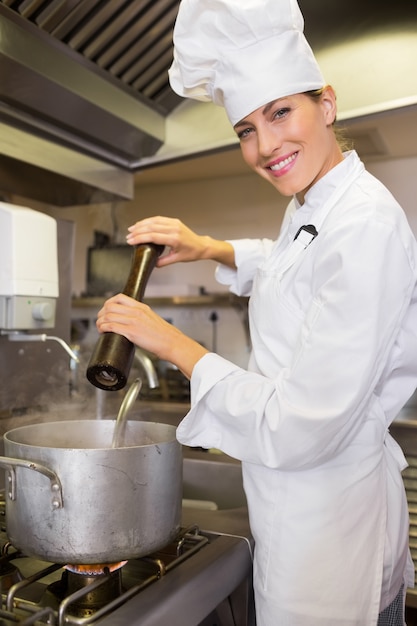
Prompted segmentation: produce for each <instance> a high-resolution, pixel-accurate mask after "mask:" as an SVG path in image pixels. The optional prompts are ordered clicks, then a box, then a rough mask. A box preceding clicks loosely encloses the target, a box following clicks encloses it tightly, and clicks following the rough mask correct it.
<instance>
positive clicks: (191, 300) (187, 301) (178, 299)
mask: <svg viewBox="0 0 417 626" xmlns="http://www.w3.org/2000/svg"><path fill="white" fill-rule="evenodd" d="M105 300H106V298H105V297H104V296H103V297H96V296H94V297H88V296H85V297H80V298H73V299H72V306H73V308H96V309H99V308H101V307H102V306H103V302H104V301H105ZM144 302H145V303H146V304H148V305H149V306H150V307H152V308H156V307H169V306H181V307H204V306H206V307H207V306H209V307H214V306H215V307H219V306H225V307H226V306H232V307H236V308H239V309H242V308H245V307H246V306H247V303H248V298H246V297H240V296H235V295H233V294H231V293H212V294H203V295H198V296H168V297H166V296H164V297H153V298H146V297H145V298H144Z"/></svg>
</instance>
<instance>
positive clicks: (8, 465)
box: [0, 456, 64, 509]
mask: <svg viewBox="0 0 417 626" xmlns="http://www.w3.org/2000/svg"><path fill="white" fill-rule="evenodd" d="M0 467H4V468H5V469H6V470H7V472H8V474H7V482H8V484H9V487H8V496H9V498H10V500H16V472H15V467H25V468H26V469H30V470H33V471H34V472H39V473H40V474H43V475H44V476H46V477H47V478H49V481H50V483H51V492H52V502H51V503H52V509H61V508H62V507H63V506H64V502H63V499H62V486H61V481H60V480H59V478H58V476H57V475H56V474H55V472H54V471H53V470H51V469H49V468H48V467H45V466H44V465H40V464H39V463H35V462H34V461H28V460H26V459H13V458H11V457H8V456H0Z"/></svg>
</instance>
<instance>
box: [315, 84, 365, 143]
mask: <svg viewBox="0 0 417 626" xmlns="http://www.w3.org/2000/svg"><path fill="white" fill-rule="evenodd" d="M324 90H325V87H320V89H314V90H313V91H305V92H304V95H305V96H308V97H309V98H311V99H312V100H314V101H315V102H317V101H318V100H320V98H321V96H322V95H323V91H324ZM333 132H334V134H335V137H336V141H337V143H338V144H339V148H340V149H341V151H342V152H347V151H348V150H352V149H353V141H352V139H350V137H348V136H347V130H346V128H343V127H342V126H339V125H338V123H337V119H336V118H335V119H334V120H333Z"/></svg>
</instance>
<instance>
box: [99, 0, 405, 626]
mask: <svg viewBox="0 0 417 626" xmlns="http://www.w3.org/2000/svg"><path fill="white" fill-rule="evenodd" d="M174 44H175V54H174V63H173V66H172V68H171V70H170V80H171V84H172V86H173V88H174V89H175V90H176V91H177V92H178V93H179V94H181V95H183V96H188V97H192V98H196V99H201V100H212V101H213V102H215V103H216V104H219V105H221V106H224V107H225V109H226V113H227V115H228V117H229V119H230V122H231V124H232V125H233V127H234V129H235V131H236V133H237V135H238V137H239V139H240V145H241V149H242V153H243V156H244V158H245V160H246V161H247V163H248V164H249V165H250V166H251V167H252V168H253V169H254V170H255V172H257V173H258V174H259V175H260V176H262V177H263V178H265V179H267V180H268V181H269V182H271V183H272V185H274V187H276V189H277V190H278V191H279V192H280V193H281V194H284V195H286V196H289V197H292V200H291V202H290V204H289V207H288V210H287V213H286V217H285V219H284V223H283V226H282V229H281V233H280V236H279V238H278V240H277V241H271V240H268V239H264V240H238V241H229V242H225V241H217V240H214V239H212V238H210V237H209V236H200V235H197V234H196V233H194V232H192V231H191V230H189V229H188V228H187V227H186V226H185V225H184V224H182V223H181V222H180V221H178V220H175V219H168V218H163V217H155V218H148V219H145V220H141V221H139V222H137V223H136V224H135V225H133V226H132V227H131V228H130V229H129V235H128V238H127V240H128V242H129V243H131V244H138V243H144V242H147V241H153V242H156V243H159V244H163V245H165V246H167V247H168V249H169V252H168V254H167V255H166V256H164V257H162V258H161V259H160V260H159V263H158V265H159V266H160V267H162V266H164V265H168V264H169V263H174V262H178V261H191V260H195V259H213V260H215V261H217V262H218V263H219V264H220V265H219V267H218V270H217V278H218V280H219V281H220V282H221V283H224V284H227V285H229V286H230V289H231V290H232V291H233V292H234V293H236V294H240V295H250V302H249V316H250V330H251V339H252V353H251V357H250V361H249V366H248V369H247V370H244V369H242V368H240V367H237V366H236V365H234V364H233V363H231V362H229V361H227V360H225V359H224V358H222V357H220V356H219V355H216V354H213V353H209V352H208V351H207V350H206V349H205V348H203V347H202V346H201V345H199V344H198V343H196V342H195V341H193V340H192V339H190V338H189V337H186V336H185V335H184V334H182V333H181V332H180V331H179V330H178V329H176V328H175V327H173V326H172V325H171V324H168V323H166V322H165V321H164V320H162V319H161V318H160V317H159V316H157V315H156V314H155V313H154V312H153V311H152V310H150V309H149V307H147V306H146V305H144V304H141V303H139V302H136V301H135V300H132V299H130V298H128V297H127V296H124V295H118V296H115V297H113V298H111V299H110V300H108V301H107V302H106V304H105V305H104V307H103V309H102V310H101V311H100V313H99V316H98V321H97V326H98V329H99V331H100V332H105V331H114V332H116V333H120V334H122V335H125V336H126V337H127V338H128V339H130V340H131V341H133V342H134V343H136V344H137V345H139V346H141V347H143V348H145V349H147V350H150V351H152V352H154V353H155V354H156V355H157V356H159V357H160V358H161V359H165V360H170V361H172V362H173V363H174V364H175V365H177V366H178V367H179V368H180V369H181V370H182V371H183V372H184V373H185V374H186V375H187V376H188V377H189V378H190V380H191V398H192V400H191V410H190V412H189V413H188V415H187V416H186V417H185V418H184V420H183V421H182V423H181V424H180V425H179V427H178V439H179V441H181V442H182V443H184V444H187V445H190V446H203V447H206V448H211V447H214V448H220V449H221V450H223V451H224V452H225V453H227V454H229V455H231V456H233V457H235V458H237V459H240V460H241V461H242V468H243V474H244V486H245V491H246V495H247V500H248V507H249V516H250V524H251V529H252V534H253V537H254V539H255V561H254V587H255V600H256V614H257V624H258V626H284V625H285V626H375V625H377V624H378V625H379V626H382V625H386V624H389V625H390V626H402V625H403V624H404V595H405V589H406V587H407V586H412V584H413V568H412V562H411V559H410V555H409V550H408V510H407V502H406V499H405V493H404V488H403V483H402V479H401V470H402V469H403V468H404V467H405V459H404V456H403V454H402V452H401V450H400V449H399V447H398V445H397V444H396V443H395V442H394V440H393V439H392V437H391V436H390V434H389V430H388V429H389V425H390V423H391V422H392V420H393V419H394V418H395V416H396V415H397V414H398V412H399V411H400V409H401V407H402V406H403V405H404V404H405V402H406V401H407V399H408V398H409V397H410V395H411V394H412V393H413V391H414V389H415V387H416V380H417V289H416V280H417V269H416V267H417V246H416V242H415V239H414V237H413V235H412V233H411V231H410V228H409V225H408V223H407V220H406V218H405V215H404V213H403V211H402V209H401V208H400V207H399V205H398V204H397V202H396V201H395V200H394V198H393V197H392V196H391V194H390V193H389V192H388V190H387V189H386V188H385V187H384V186H383V185H382V184H381V183H380V182H379V181H377V180H376V179H375V178H373V177H372V176H371V175H370V174H369V173H368V172H366V170H365V169H364V166H363V164H362V163H361V161H360V160H359V158H358V156H357V154H356V153H355V152H348V153H345V154H342V152H341V150H340V148H339V145H338V143H337V140H336V138H335V134H334V130H333V123H334V120H335V116H336V103H335V95H334V92H333V90H332V89H331V88H330V87H328V86H326V84H325V82H324V79H323V77H322V75H321V73H320V70H319V68H318V66H317V63H316V60H315V58H314V56H313V54H312V51H311V49H310V47H309V46H308V43H307V41H306V40H305V38H304V35H303V19H302V16H301V13H300V11H299V8H298V6H297V4H296V0H245V2H242V0H183V2H182V4H181V6H180V11H179V15H178V19H177V23H176V27H175V33H174Z"/></svg>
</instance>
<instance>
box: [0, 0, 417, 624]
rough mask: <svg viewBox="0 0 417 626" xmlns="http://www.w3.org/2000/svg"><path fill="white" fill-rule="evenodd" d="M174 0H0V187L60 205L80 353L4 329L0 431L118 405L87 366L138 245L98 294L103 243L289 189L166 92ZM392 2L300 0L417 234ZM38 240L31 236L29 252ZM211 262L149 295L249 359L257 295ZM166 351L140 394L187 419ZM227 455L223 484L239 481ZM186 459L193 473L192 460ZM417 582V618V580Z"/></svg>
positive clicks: (369, 158)
mask: <svg viewBox="0 0 417 626" xmlns="http://www.w3.org/2000/svg"><path fill="white" fill-rule="evenodd" d="M178 4H179V2H178V0H157V1H156V2H155V1H153V0H119V1H118V2H113V1H112V2H109V1H105V0H78V1H77V0H71V1H68V0H0V200H1V201H4V202H7V203H11V204H16V205H23V206H26V207H30V208H32V209H35V210H36V211H39V212H41V213H45V214H48V215H50V216H52V217H54V218H55V219H56V220H57V225H58V257H59V258H58V261H59V288H60V296H59V299H58V303H57V306H58V308H57V318H56V319H57V321H56V325H55V327H54V328H53V329H50V333H51V334H53V335H56V336H58V337H60V338H61V339H62V340H64V341H66V342H67V343H68V344H70V345H71V347H72V348H73V349H74V350H75V351H76V353H77V354H78V356H79V359H80V363H79V364H78V365H77V364H76V362H75V361H74V360H73V359H70V357H69V355H68V354H67V353H66V352H65V351H64V350H63V349H62V346H60V345H58V343H57V342H45V343H41V342H38V343H36V342H24V341H23V342H19V343H15V342H11V341H9V340H8V338H7V337H5V336H1V335H0V377H1V381H2V385H1V388H0V435H2V434H3V433H4V432H5V431H6V430H8V429H10V428H14V427H16V426H20V425H23V424H27V423H32V422H35V423H36V422H38V421H48V420H54V419H65V418H66V417H67V416H68V417H71V418H73V417H75V418H79V417H83V418H85V417H87V418H88V417H95V416H98V417H101V416H102V415H103V414H107V415H108V414H109V412H110V414H111V416H114V415H115V412H116V410H117V408H118V407H119V405H120V402H121V399H122V397H123V393H119V392H117V393H115V394H114V395H113V396H112V397H113V399H114V400H116V401H115V402H114V403H112V404H111V407H110V408H109V406H107V405H106V401H104V399H103V393H104V395H105V394H106V393H108V392H98V391H96V390H95V388H93V387H92V386H91V385H90V384H89V383H87V381H86V378H85V369H86V366H87V362H88V359H89V356H90V353H91V350H92V348H93V346H94V344H95V341H96V339H97V333H96V330H95V318H96V314H97V311H98V309H99V308H100V306H101V303H102V302H103V299H104V298H105V297H106V296H107V295H108V294H110V293H112V292H115V291H119V290H120V289H122V288H123V286H124V280H125V279H126V278H127V271H128V267H127V266H126V261H124V262H123V263H121V264H120V267H119V268H118V271H116V270H117V267H116V266H115V264H114V263H113V262H111V263H108V265H107V266H106V265H105V266H104V274H105V276H107V277H108V278H109V279H110V278H111V280H110V285H108V286H107V287H106V288H104V289H102V290H101V291H102V292H101V291H100V289H97V288H96V285H95V284H94V282H93V280H92V278H93V277H92V274H91V263H92V258H93V256H92V255H93V251H95V252H97V249H98V248H100V247H103V246H104V247H105V248H106V249H107V250H109V249H110V246H114V245H124V242H125V234H126V229H127V227H128V226H129V225H130V224H132V223H133V222H135V221H136V220H138V219H141V218H143V217H146V216H149V215H155V214H160V215H166V216H172V217H177V218H179V219H181V220H182V221H184V222H185V223H186V224H187V225H188V226H190V227H191V228H192V229H194V230H196V231H197V232H199V233H202V234H205V233H207V234H210V235H212V236H213V237H218V238H238V237H263V236H268V237H275V236H276V235H277V234H278V231H279V228H280V223H281V220H282V216H283V213H284V210H285V207H286V204H287V200H286V199H285V198H282V197H280V196H279V195H278V194H277V192H276V191H275V190H274V188H273V187H272V186H271V185H269V184H268V183H266V181H263V180H261V179H260V178H259V177H257V176H256V175H255V174H253V173H251V172H250V170H249V169H248V168H247V166H246V165H245V164H244V163H243V161H242V159H241V156H240V152H239V148H238V146H237V142H236V137H235V136H234V133H233V132H232V131H231V129H230V128H229V124H228V122H227V120H226V118H225V115H224V112H223V111H222V109H219V108H217V107H214V106H212V105H211V104H202V103H193V102H188V101H183V100H182V99H181V98H178V97H177V96H176V95H175V94H173V93H172V91H171V90H170V87H169V84H168V78H167V69H168V67H169V65H170V63H171V59H172V45H171V42H172V27H173V24H174V20H175V16H176V13H177V10H178ZM386 4H387V3H380V2H379V1H378V0H338V2H337V3H336V2H331V0H300V6H301V9H302V11H303V13H304V16H305V21H306V34H307V37H308V39H309V40H310V42H311V44H312V47H313V49H314V51H315V53H316V55H317V57H318V60H319V62H320V64H321V66H322V69H323V72H324V75H325V76H326V79H327V80H328V82H329V83H331V84H332V85H333V86H334V88H335V90H336V92H337V97H338V108H339V115H338V120H339V122H340V124H341V125H342V126H343V127H345V128H346V134H347V135H348V136H350V137H351V138H352V139H353V142H354V147H355V148H356V149H357V150H358V152H359V154H360V156H361V157H362V159H363V160H364V162H365V164H366V165H367V167H368V169H369V170H370V172H372V173H373V174H375V175H376V176H377V177H378V178H380V179H381V180H382V182H384V183H385V184H386V186H387V187H388V188H389V189H390V190H391V191H392V193H393V194H394V196H395V197H396V198H397V200H398V201H399V202H400V204H401V205H402V206H403V208H404V210H405V212H406V214H407V216H408V219H409V222H410V224H411V227H412V229H413V231H414V232H415V234H416V236H417V201H416V198H417V148H416V146H417V71H416V70H417V68H416V59H417V3H415V2H411V3H410V2H409V0H397V2H395V3H391V4H390V5H387V6H385V5H386ZM381 5H384V6H381ZM1 236H2V233H0V240H1ZM0 245H1V241H0ZM28 248H29V247H28ZM31 254H33V251H32V250H31V249H28V250H27V262H28V264H30V262H31ZM102 267H103V266H102ZM214 269H215V266H214V263H212V262H198V263H193V264H183V265H175V266H172V267H169V268H164V269H161V270H155V271H154V272H153V274H152V276H151V279H150V281H149V284H148V287H147V290H146V298H145V299H146V300H148V301H149V303H150V304H151V305H152V306H153V307H154V308H155V309H156V310H157V311H158V312H159V313H160V314H161V315H163V316H164V317H165V318H166V319H168V320H170V321H171V322H172V323H173V324H175V325H177V326H178V327H179V328H181V329H182V330H184V331H185V332H187V333H188V334H189V335H191V336H192V337H194V338H195V339H196V340H198V341H200V342H202V343H204V344H205V345H206V346H207V347H208V348H210V349H214V350H216V351H218V352H219V353H220V354H222V355H223V356H225V357H226V358H229V359H231V360H233V361H234V362H236V363H238V364H239V365H242V366H245V365H246V362H247V358H248V354H249V349H250V343H249V340H248V328H247V302H246V299H244V298H243V299H242V298H233V297H232V296H231V295H230V294H228V293H227V292H226V291H225V290H224V289H223V288H222V287H221V286H220V285H218V284H217V283H216V282H215V279H214ZM0 295H1V294H0ZM156 366H157V367H158V373H159V375H160V379H161V381H162V380H165V383H166V384H165V385H162V386H161V390H160V392H158V393H162V397H161V396H155V395H152V394H153V392H152V391H151V390H149V389H146V384H145V387H144V390H143V392H144V400H145V402H139V405H140V406H141V407H145V408H143V409H142V408H141V409H140V410H141V411H144V412H146V411H149V413H148V414H147V415H148V416H149V415H151V414H152V413H151V412H152V410H153V409H152V408H150V407H149V405H151V404H152V402H153V403H154V404H155V402H154V401H155V399H158V400H159V401H160V402H159V403H158V413H157V415H158V418H159V421H164V420H167V421H170V420H171V419H172V420H174V421H175V420H176V421H178V420H179V419H180V417H182V415H183V414H184V413H185V411H186V406H187V405H186V403H187V401H188V400H189V396H188V391H189V390H188V383H186V381H185V382H184V380H183V379H182V378H181V376H180V375H179V373H178V372H176V371H175V370H171V369H170V368H169V366H168V364H161V363H157V364H156ZM135 367H136V365H135ZM141 367H142V366H141V365H139V364H138V365H137V368H138V369H139V371H141V370H140V368H141ZM136 372H137V370H136V369H135V371H134V374H136ZM142 375H143V371H142ZM145 378H146V376H144V379H145ZM168 382H170V384H171V386H170V385H168ZM145 383H146V381H145ZM107 397H108V396H107ZM148 400H149V401H150V402H147V401H148ZM161 400H162V402H161ZM141 415H144V413H141ZM416 417H417V413H416V411H415V407H414V401H411V402H410V404H409V407H407V409H406V410H405V411H404V413H403V414H402V415H401V416H400V418H401V419H400V420H398V422H397V427H395V426H394V429H393V432H394V431H395V436H396V437H397V439H398V440H399V441H400V443H401V445H402V446H403V448H404V450H405V452H406V454H407V457H408V459H409V461H410V465H411V467H410V468H409V470H407V471H408V472H409V474H405V482H406V487H407V491H408V493H409V494H410V514H411V521H412V527H411V531H410V541H411V546H412V552H413V557H414V559H415V562H416V564H417V509H416V507H415V503H416V502H417V479H416V478H415V472H416V468H417V435H416V432H417V431H416V425H417V420H416V419H415V418H416ZM213 456H215V455H206V457H213ZM200 461H201V459H200ZM211 463H213V461H211ZM212 467H213V464H212ZM230 467H232V466H231V465H230ZM207 469H208V468H205V469H204V471H203V472H202V475H203V477H204V480H202V484H203V483H205V482H207V477H208V473H207ZM224 471H225V466H224V467H222V468H221V472H222V473H221V474H219V475H220V476H221V477H222V480H220V481H219V480H218V477H217V478H216V480H215V481H214V482H213V484H214V483H215V484H216V488H217V486H218V485H220V484H222V485H223V483H224V484H226V483H227V481H226V480H223V476H225V474H224ZM191 474H192V475H193V476H196V475H197V474H198V472H197V471H196V466H195V465H192V472H191V471H190V475H191ZM184 484H185V483H184ZM193 493H194V495H193V497H194V498H195V497H196V496H195V492H193ZM228 497H230V493H229V494H228ZM208 499H209V500H211V499H212V498H208ZM226 499H227V498H226ZM213 519H214V518H213ZM223 519H224V518H223ZM192 521H193V523H194V522H195V518H194V512H193V518H192ZM221 530H222V529H221ZM240 534H241V533H240ZM217 561H218V558H217ZM247 567H248V571H249V570H250V564H249V565H247ZM224 571H225V572H226V571H227V576H228V577H229V570H227V569H226V568H224ZM248 575H249V574H248ZM213 578H215V577H213ZM216 579H217V578H216ZM236 584H237V583H236ZM184 589H185V587H184ZM191 595H193V594H189V596H188V597H191ZM188 597H187V600H188ZM407 598H408V606H409V611H410V615H409V617H408V623H409V626H412V625H413V621H412V620H413V619H415V618H413V616H412V615H411V610H412V609H411V608H412V607H417V594H413V593H411V594H408V596H407ZM157 604H158V605H159V601H158V603H157ZM186 605H187V606H188V602H187V603H186ZM240 605H242V603H241V602H240ZM213 608H214V607H213ZM133 613H134V615H136V616H138V615H140V614H139V612H138V611H137V610H136V608H135V610H134V611H133ZM170 617H171V614H170ZM110 619H111V618H110ZM138 619H139V618H138ZM122 621H123V620H122ZM123 623H129V624H133V623H137V622H136V621H133V619H132V620H131V621H127V620H124V621H123ZM143 623H145V622H143ZM146 623H148V622H146ZM149 623H154V622H149ZM157 623H158V622H157ZM159 623H163V622H161V621H160V622H159ZM178 623H181V624H183V623H185V622H184V621H181V622H178ZM195 623H197V621H196V622H195ZM215 623H217V622H215ZM219 623H220V622H219ZM227 623H228V624H230V623H231V622H230V621H228V622H227ZM414 623H417V622H414ZM201 624H203V622H201ZM212 624H213V621H210V622H208V621H207V622H204V626H206V625H207V626H212ZM241 624H242V626H243V621H242V622H241ZM141 626H142V622H141ZM193 626H194V623H193Z"/></svg>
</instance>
